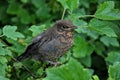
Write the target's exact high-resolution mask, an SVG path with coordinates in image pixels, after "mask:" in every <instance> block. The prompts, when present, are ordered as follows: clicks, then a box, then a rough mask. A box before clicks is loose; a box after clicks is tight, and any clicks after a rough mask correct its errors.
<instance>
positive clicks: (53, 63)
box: [47, 61, 62, 66]
mask: <svg viewBox="0 0 120 80" xmlns="http://www.w3.org/2000/svg"><path fill="white" fill-rule="evenodd" d="M47 62H48V63H50V64H52V65H54V66H58V65H61V64H62V63H61V62H53V61H47Z"/></svg>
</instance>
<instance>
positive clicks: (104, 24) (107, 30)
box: [89, 18, 117, 37]
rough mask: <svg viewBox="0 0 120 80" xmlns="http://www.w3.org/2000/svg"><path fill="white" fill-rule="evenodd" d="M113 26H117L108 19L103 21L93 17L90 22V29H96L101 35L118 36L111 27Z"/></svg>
mask: <svg viewBox="0 0 120 80" xmlns="http://www.w3.org/2000/svg"><path fill="white" fill-rule="evenodd" d="M96 23H97V24H96ZM112 26H115V24H113V23H111V22H108V21H101V20H98V19H95V18H94V19H92V20H91V21H90V23H89V27H90V29H92V30H94V31H96V32H97V33H99V34H101V35H103V34H105V35H106V36H109V37H117V35H116V33H115V32H114V30H113V29H112V28H111V27H112Z"/></svg>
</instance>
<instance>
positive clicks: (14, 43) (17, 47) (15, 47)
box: [6, 38, 25, 55]
mask: <svg viewBox="0 0 120 80" xmlns="http://www.w3.org/2000/svg"><path fill="white" fill-rule="evenodd" d="M6 40H7V41H8V42H9V43H11V44H12V46H11V47H9V49H10V50H12V51H14V52H16V53H17V54H18V55H19V54H21V53H23V52H24V51H25V46H23V45H22V44H20V43H19V42H17V41H15V40H12V39H9V38H7V39H6Z"/></svg>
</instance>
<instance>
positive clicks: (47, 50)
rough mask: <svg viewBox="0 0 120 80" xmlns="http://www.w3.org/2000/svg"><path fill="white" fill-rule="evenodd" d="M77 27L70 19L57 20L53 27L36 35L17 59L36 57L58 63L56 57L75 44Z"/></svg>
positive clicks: (54, 63)
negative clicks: (74, 35)
mask: <svg viewBox="0 0 120 80" xmlns="http://www.w3.org/2000/svg"><path fill="white" fill-rule="evenodd" d="M76 28H77V27H76V26H75V25H73V23H72V21H70V20H58V21H56V22H55V24H54V25H53V27H50V28H49V29H47V30H45V31H44V32H42V33H41V34H39V35H38V36H36V37H35V38H34V39H33V40H32V41H31V43H30V44H29V45H28V46H27V48H26V50H25V52H24V53H22V54H21V55H20V56H18V57H17V60H18V61H22V60H24V59H28V58H34V59H37V60H40V61H42V62H48V63H50V64H53V65H56V64H58V62H56V59H59V58H60V57H61V56H63V55H64V54H66V53H67V51H68V50H69V49H70V48H71V47H72V46H73V41H74V40H73V32H74V30H75V29H76Z"/></svg>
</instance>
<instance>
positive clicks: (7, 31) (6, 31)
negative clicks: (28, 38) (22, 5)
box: [3, 25, 24, 40]
mask: <svg viewBox="0 0 120 80" xmlns="http://www.w3.org/2000/svg"><path fill="white" fill-rule="evenodd" d="M16 30H17V27H16V26H10V25H6V26H4V27H3V35H5V36H7V37H8V38H11V39H13V40H17V38H24V35H23V34H21V33H20V32H17V31H16Z"/></svg>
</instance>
